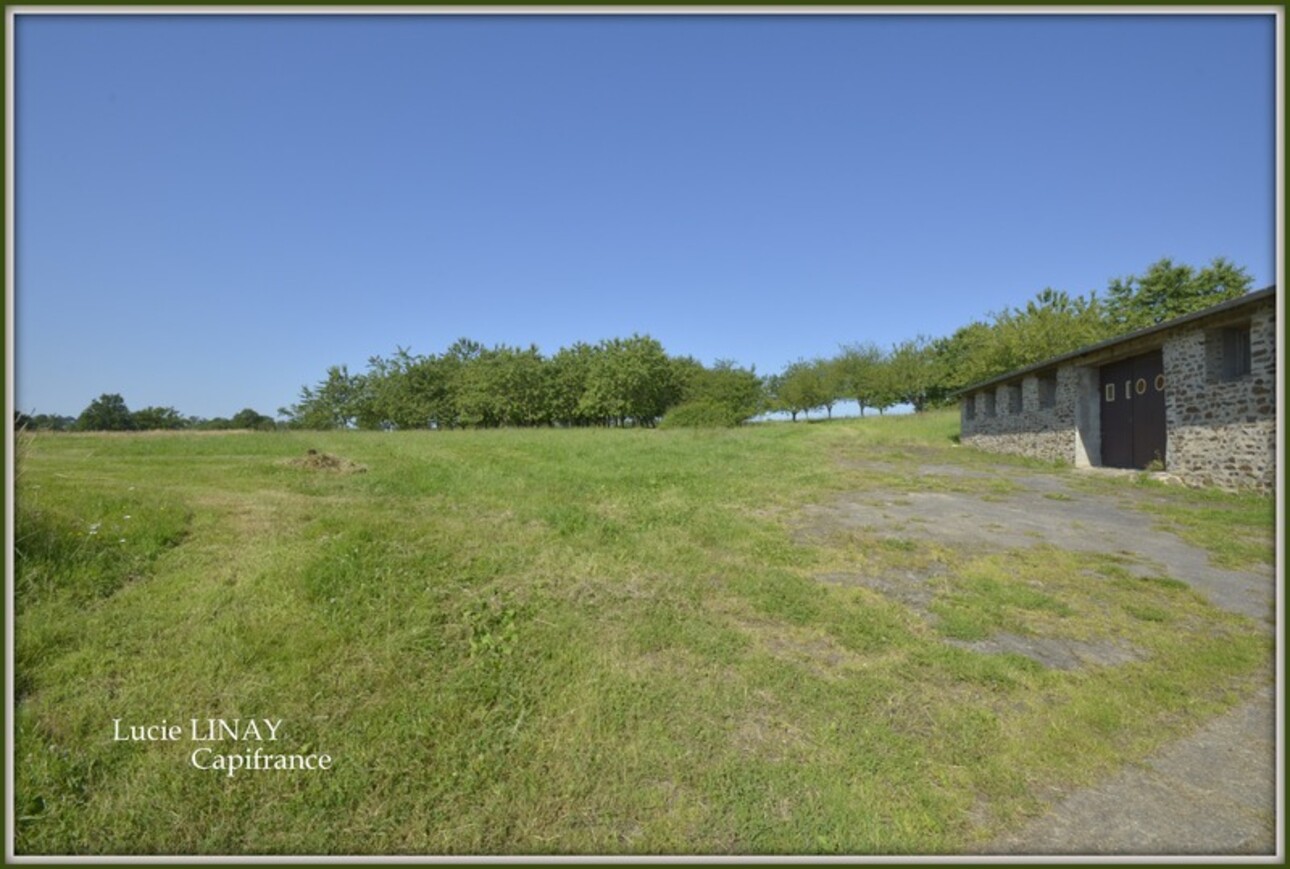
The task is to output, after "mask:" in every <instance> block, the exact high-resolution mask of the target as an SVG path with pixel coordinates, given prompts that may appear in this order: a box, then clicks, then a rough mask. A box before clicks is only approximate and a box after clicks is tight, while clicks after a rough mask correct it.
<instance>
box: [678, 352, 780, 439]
mask: <svg viewBox="0 0 1290 869" xmlns="http://www.w3.org/2000/svg"><path fill="white" fill-rule="evenodd" d="M672 363H673V370H674V372H675V376H676V378H677V380H678V382H679V383H680V384H681V400H680V403H679V404H677V405H675V406H674V407H672V408H671V409H669V410H668V412H667V416H666V417H664V420H663V421H664V423H666V424H668V425H673V426H678V425H679V426H735V425H739V424H740V423H742V422H745V421H746V420H748V419H750V418H752V417H754V416H756V415H757V414H759V413H761V412H762V411H763V410H765V409H766V406H767V402H766V394H765V391H764V388H763V385H762V380H761V378H760V377H758V376H757V372H756V371H755V370H752V369H745V368H740V367H738V365H736V364H735V363H734V362H733V361H731V360H729V359H718V360H717V362H716V363H715V364H714V365H713V367H712V368H710V369H709V368H704V367H703V365H702V364H700V363H699V362H698V361H696V360H694V359H692V358H689V357H684V358H681V359H673V360H672Z"/></svg>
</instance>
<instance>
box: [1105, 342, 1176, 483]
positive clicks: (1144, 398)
mask: <svg viewBox="0 0 1290 869" xmlns="http://www.w3.org/2000/svg"><path fill="white" fill-rule="evenodd" d="M1100 373H1101V378H1100V382H1101V387H1102V395H1101V404H1102V464H1103V465H1105V466H1107V467H1109V468H1139V469H1141V468H1145V467H1147V466H1148V465H1149V464H1151V463H1152V462H1153V461H1158V462H1160V464H1161V466H1162V467H1163V466H1164V461H1165V440H1166V431H1165V376H1164V359H1163V358H1162V356H1161V354H1160V351H1159V350H1156V351H1154V352H1152V353H1144V354H1143V355H1141V356H1134V357H1133V358H1132V359H1123V360H1121V361H1119V362H1112V363H1110V364H1108V365H1103V366H1102V368H1101V372H1100Z"/></svg>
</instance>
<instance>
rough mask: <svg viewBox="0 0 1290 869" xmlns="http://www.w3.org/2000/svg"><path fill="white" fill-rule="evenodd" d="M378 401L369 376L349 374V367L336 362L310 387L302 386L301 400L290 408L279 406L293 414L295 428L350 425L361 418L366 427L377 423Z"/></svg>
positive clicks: (289, 414) (291, 415) (282, 410)
mask: <svg viewBox="0 0 1290 869" xmlns="http://www.w3.org/2000/svg"><path fill="white" fill-rule="evenodd" d="M375 410H376V407H375V403H374V402H373V401H372V400H371V394H370V392H369V391H368V389H367V380H366V378H365V377H364V376H363V375H361V374H350V373H349V369H348V367H346V366H344V365H333V366H331V367H330V368H328V369H327V377H326V379H324V380H321V381H319V382H318V384H317V385H316V386H314V387H313V388H310V387H308V386H303V387H301V388H300V401H299V402H297V403H296V404H295V405H292V406H291V407H288V408H281V409H279V411H278V412H279V413H281V414H282V415H283V416H287V417H290V420H291V422H290V425H292V426H294V427H296V428H311V429H330V428H349V427H351V426H353V425H355V424H356V423H358V422H360V420H361V422H362V423H363V424H364V427H373V428H374V427H375V426H376V425H377V423H378V422H379V421H378V420H377V418H376V413H375Z"/></svg>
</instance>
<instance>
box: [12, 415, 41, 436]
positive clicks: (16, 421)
mask: <svg viewBox="0 0 1290 869" xmlns="http://www.w3.org/2000/svg"><path fill="white" fill-rule="evenodd" d="M35 422H36V420H35V418H34V417H32V416H30V415H28V414H25V413H23V412H22V411H21V410H15V411H14V412H13V430H14V431H22V430H23V429H33V428H35Z"/></svg>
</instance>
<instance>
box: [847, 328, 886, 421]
mask: <svg viewBox="0 0 1290 869" xmlns="http://www.w3.org/2000/svg"><path fill="white" fill-rule="evenodd" d="M883 362H884V357H883V353H882V350H880V349H879V348H878V345H877V344H874V343H873V342H872V341H868V342H865V343H863V344H848V345H846V346H844V347H843V348H842V352H841V353H840V354H839V355H838V356H837V357H835V365H836V370H837V378H838V380H837V383H838V386H839V388H840V390H841V392H842V393H843V394H844V395H845V396H846V397H847V398H854V399H855V400H856V403H857V404H859V405H860V415H861V416H864V411H865V408H866V407H878V406H879V402H880V401H881V400H882V399H883V398H885V397H886V380H885V378H886V372H884V371H883Z"/></svg>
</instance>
